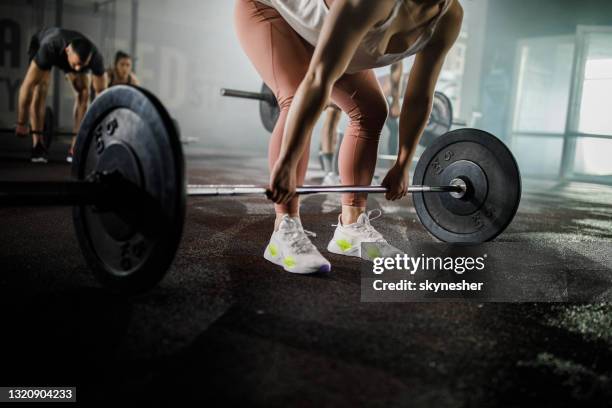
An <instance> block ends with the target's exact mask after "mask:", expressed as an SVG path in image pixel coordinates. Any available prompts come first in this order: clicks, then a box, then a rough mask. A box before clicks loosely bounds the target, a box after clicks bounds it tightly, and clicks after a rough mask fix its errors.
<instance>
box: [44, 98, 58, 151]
mask: <svg viewBox="0 0 612 408" xmlns="http://www.w3.org/2000/svg"><path fill="white" fill-rule="evenodd" d="M43 126H44V127H43V133H42V143H43V146H45V148H46V149H47V150H49V148H50V147H51V144H52V143H53V137H54V136H55V115H54V114H53V109H51V107H50V106H47V107H46V108H45V122H44V125H43Z"/></svg>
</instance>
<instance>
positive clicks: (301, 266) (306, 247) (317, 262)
mask: <svg viewBox="0 0 612 408" xmlns="http://www.w3.org/2000/svg"><path fill="white" fill-rule="evenodd" d="M308 235H311V236H315V234H314V233H312V232H310V231H305V230H304V228H302V223H301V222H300V220H299V218H291V217H289V215H285V216H283V218H282V220H281V222H280V224H279V226H278V230H277V231H274V233H273V234H272V237H271V238H270V243H269V244H268V246H267V247H266V251H265V252H264V258H265V259H267V260H268V261H270V262H272V263H274V264H276V265H279V266H282V267H283V269H285V270H286V271H287V272H292V273H302V274H307V273H315V272H329V271H330V270H331V265H330V263H329V261H328V260H327V259H325V258H324V257H323V255H321V253H320V252H319V251H318V250H317V248H315V246H314V245H313V244H312V242H310V239H309V238H308Z"/></svg>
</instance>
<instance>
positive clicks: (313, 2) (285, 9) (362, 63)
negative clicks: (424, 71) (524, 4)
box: [257, 0, 451, 74]
mask: <svg viewBox="0 0 612 408" xmlns="http://www.w3.org/2000/svg"><path fill="white" fill-rule="evenodd" d="M257 1H259V2H260V3H263V4H265V5H266V6H269V7H272V8H274V9H276V10H277V11H278V13H279V14H280V15H281V16H282V17H283V18H284V19H285V21H287V23H288V24H289V25H290V26H291V28H293V29H294V30H295V31H296V32H297V33H298V34H299V35H300V36H301V37H302V38H304V39H305V40H306V41H307V42H308V43H310V44H312V45H313V46H316V44H317V40H318V39H319V34H320V33H321V28H322V27H323V22H324V20H325V17H326V16H327V14H328V13H329V10H328V8H327V5H326V4H325V1H324V0H257ZM374 1H375V0H374ZM404 1H405V0H396V1H395V6H394V7H393V11H392V12H391V15H390V16H389V18H387V19H386V20H385V21H384V22H382V23H381V24H379V25H378V26H376V27H374V28H373V29H371V30H370V32H368V33H367V34H366V36H365V37H364V39H363V41H362V43H361V44H360V45H359V47H358V48H357V51H355V55H354V56H353V59H352V60H351V62H350V63H349V66H348V68H347V70H346V72H347V73H349V74H352V73H355V72H358V71H362V70H365V69H370V68H378V67H383V66H387V65H391V64H393V63H394V62H396V61H399V60H402V59H404V58H406V57H408V56H410V55H414V54H416V53H417V52H419V51H421V50H422V49H423V48H424V47H425V45H426V44H427V43H428V42H429V40H430V39H431V37H432V36H433V33H434V31H435V29H436V26H437V24H438V22H439V21H440V19H441V18H442V16H443V15H444V13H446V11H447V10H448V8H449V6H450V3H451V0H444V3H443V6H442V10H441V12H440V13H439V14H438V15H437V16H436V17H434V18H433V19H432V21H431V22H430V23H429V25H428V26H427V27H425V28H424V31H423V34H421V36H419V38H418V39H417V40H416V41H415V42H414V44H412V46H411V47H410V48H408V49H407V50H406V51H404V52H402V53H398V54H383V53H381V52H380V51H379V45H380V42H381V41H382V39H383V38H384V37H385V34H386V32H387V30H388V29H389V27H390V26H391V24H392V23H393V21H394V20H395V18H397V14H398V11H399V8H400V6H401V5H402V3H403V2H404Z"/></svg>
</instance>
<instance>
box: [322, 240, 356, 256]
mask: <svg viewBox="0 0 612 408" xmlns="http://www.w3.org/2000/svg"><path fill="white" fill-rule="evenodd" d="M327 251H328V252H331V253H332V254H336V255H344V256H353V257H356V258H361V248H360V247H359V246H354V247H352V248H351V249H349V250H348V251H343V250H342V249H341V248H340V247H339V246H338V244H336V241H335V240H331V241H329V244H327Z"/></svg>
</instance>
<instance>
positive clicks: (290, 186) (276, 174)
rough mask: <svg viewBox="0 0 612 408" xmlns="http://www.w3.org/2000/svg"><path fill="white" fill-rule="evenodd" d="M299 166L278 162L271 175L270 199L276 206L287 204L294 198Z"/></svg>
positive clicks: (268, 193) (268, 194)
mask: <svg viewBox="0 0 612 408" xmlns="http://www.w3.org/2000/svg"><path fill="white" fill-rule="evenodd" d="M296 167H297V166H293V165H291V164H290V163H289V162H285V161H282V160H278V161H277V162H276V164H275V165H274V168H273V169H272V174H271V175H270V189H269V190H268V192H267V193H266V195H267V196H268V198H269V199H270V200H272V201H274V202H275V203H276V204H287V203H288V202H289V201H290V200H291V199H292V198H293V197H294V196H295V189H296V173H297V168H296Z"/></svg>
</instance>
